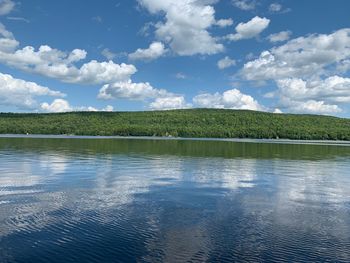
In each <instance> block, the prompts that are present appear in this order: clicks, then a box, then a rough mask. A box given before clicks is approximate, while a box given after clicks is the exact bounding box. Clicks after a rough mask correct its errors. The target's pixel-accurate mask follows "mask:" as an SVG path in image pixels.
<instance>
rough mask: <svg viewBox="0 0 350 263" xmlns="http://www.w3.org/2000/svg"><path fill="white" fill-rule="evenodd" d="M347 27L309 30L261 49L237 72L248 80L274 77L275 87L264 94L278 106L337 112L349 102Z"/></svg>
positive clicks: (325, 112) (306, 110) (349, 53)
mask: <svg viewBox="0 0 350 263" xmlns="http://www.w3.org/2000/svg"><path fill="white" fill-rule="evenodd" d="M349 43H350V29H349V28H345V29H340V30H338V31H335V32H333V33H331V34H328V35H327V34H313V35H309V36H306V37H299V38H296V39H292V40H290V41H288V42H287V43H286V44H284V45H281V46H278V47H274V48H272V49H271V50H269V51H263V52H262V53H261V55H260V56H259V58H257V59H255V60H253V61H249V62H247V63H246V64H245V65H244V67H243V69H242V70H241V72H240V75H241V76H242V77H243V78H244V79H246V80H251V81H266V80H274V81H275V82H276V84H277V87H278V89H277V90H276V91H274V92H270V93H268V94H266V97H274V98H277V101H278V103H279V105H278V107H279V108H282V109H283V110H284V111H287V112H296V113H302V112H305V113H318V114H328V113H331V114H332V113H337V112H340V111H341V110H342V108H341V104H344V103H349V102H350V79H349V78H346V77H341V76H339V75H338V74H342V73H346V72H347V71H348V70H349V68H348V67H347V65H348V62H347V61H349V59H350V46H349Z"/></svg>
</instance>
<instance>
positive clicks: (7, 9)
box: [0, 0, 15, 16]
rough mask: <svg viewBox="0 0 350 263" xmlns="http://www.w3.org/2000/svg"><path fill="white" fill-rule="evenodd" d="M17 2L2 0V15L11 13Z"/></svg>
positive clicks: (0, 7) (0, 13)
mask: <svg viewBox="0 0 350 263" xmlns="http://www.w3.org/2000/svg"><path fill="white" fill-rule="evenodd" d="M14 7H15V3H14V2H13V1H12V0H0V16H3V15H7V14H9V13H11V11H12V10H13V8H14Z"/></svg>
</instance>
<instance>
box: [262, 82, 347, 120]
mask: <svg viewBox="0 0 350 263" xmlns="http://www.w3.org/2000/svg"><path fill="white" fill-rule="evenodd" d="M277 86H278V90H277V91H275V92H272V93H269V94H267V96H266V97H277V98H278V99H279V103H280V106H281V107H284V108H285V109H287V111H289V112H298V113H299V112H307V113H320V114H325V113H336V112H340V111H341V110H342V109H341V108H340V107H339V104H345V103H349V102H350V78H343V77H339V76H332V77H329V78H326V79H324V80H309V81H305V80H302V79H297V78H294V79H291V78H289V79H281V80H278V81H277Z"/></svg>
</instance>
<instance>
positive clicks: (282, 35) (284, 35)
mask: <svg viewBox="0 0 350 263" xmlns="http://www.w3.org/2000/svg"><path fill="white" fill-rule="evenodd" d="M291 34H292V32H291V31H281V32H279V33H275V34H271V35H269V36H268V37H267V39H268V40H269V41H270V42H271V43H276V42H283V41H286V40H288V39H289V38H290V36H291Z"/></svg>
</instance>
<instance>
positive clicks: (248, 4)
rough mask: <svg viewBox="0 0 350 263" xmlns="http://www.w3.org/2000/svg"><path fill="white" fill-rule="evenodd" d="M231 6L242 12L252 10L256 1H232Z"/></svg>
mask: <svg viewBox="0 0 350 263" xmlns="http://www.w3.org/2000/svg"><path fill="white" fill-rule="evenodd" d="M232 4H233V5H234V6H235V7H237V8H239V9H241V10H244V11H249V10H254V9H255V7H256V1H254V0H232Z"/></svg>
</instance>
